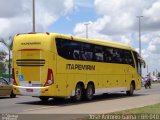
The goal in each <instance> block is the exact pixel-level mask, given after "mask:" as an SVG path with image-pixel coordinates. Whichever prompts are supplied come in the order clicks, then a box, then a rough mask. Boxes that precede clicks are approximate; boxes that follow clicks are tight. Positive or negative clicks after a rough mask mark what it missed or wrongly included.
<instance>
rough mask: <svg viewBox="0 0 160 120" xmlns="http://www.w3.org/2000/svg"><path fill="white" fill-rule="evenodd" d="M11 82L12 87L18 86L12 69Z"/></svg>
mask: <svg viewBox="0 0 160 120" xmlns="http://www.w3.org/2000/svg"><path fill="white" fill-rule="evenodd" d="M12 81H13V85H18V84H17V82H16V79H15V74H14V68H12Z"/></svg>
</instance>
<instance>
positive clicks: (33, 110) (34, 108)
mask: <svg viewBox="0 0 160 120" xmlns="http://www.w3.org/2000/svg"><path fill="white" fill-rule="evenodd" d="M55 107H58V106H49V107H39V108H33V109H26V110H23V112H27V111H34V110H41V109H48V108H55Z"/></svg>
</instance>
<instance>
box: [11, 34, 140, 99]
mask: <svg viewBox="0 0 160 120" xmlns="http://www.w3.org/2000/svg"><path fill="white" fill-rule="evenodd" d="M142 63H143V59H142V58H141V57H140V56H139V55H138V53H137V52H136V51H135V50H134V49H133V48H132V47H130V46H128V45H124V44H119V43H114V42H109V41H105V40H92V39H83V38H79V37H73V36H69V35H62V34H58V33H28V34H17V35H16V36H15V37H14V41H13V70H12V71H13V73H12V74H13V81H14V82H13V84H14V85H13V87H14V93H15V94H17V95H27V96H36V97H39V98H40V99H41V100H42V101H47V100H48V99H49V98H54V99H58V98H66V97H71V98H74V100H76V101H81V100H82V99H87V100H92V98H93V96H94V95H95V94H101V93H111V92H119V91H124V92H126V93H127V95H133V92H134V90H138V89H140V88H141V75H140V72H141V65H142Z"/></svg>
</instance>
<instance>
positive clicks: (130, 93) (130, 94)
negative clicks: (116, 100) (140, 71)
mask: <svg viewBox="0 0 160 120" xmlns="http://www.w3.org/2000/svg"><path fill="white" fill-rule="evenodd" d="M134 88H135V86H134V83H133V82H131V84H130V90H129V91H126V93H127V95H128V96H132V95H133V93H134Z"/></svg>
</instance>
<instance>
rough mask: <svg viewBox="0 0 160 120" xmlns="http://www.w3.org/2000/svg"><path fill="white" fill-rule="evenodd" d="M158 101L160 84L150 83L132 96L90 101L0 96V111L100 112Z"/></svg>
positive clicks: (99, 97)
mask: <svg viewBox="0 0 160 120" xmlns="http://www.w3.org/2000/svg"><path fill="white" fill-rule="evenodd" d="M155 103H160V84H154V85H152V89H144V88H143V87H142V89H141V90H139V91H135V94H134V96H132V97H128V96H126V94H124V93H116V94H105V95H98V96H95V97H94V99H93V100H92V101H90V102H86V101H82V102H80V103H74V102H72V101H70V100H69V99H68V100H65V101H61V102H55V101H54V100H52V99H50V100H49V101H48V102H47V103H42V102H41V101H40V100H39V98H33V97H29V96H17V97H16V98H13V99H10V98H8V97H0V113H14V114H95V113H96V114H102V113H110V112H114V111H120V110H125V109H130V108H136V107H143V106H146V105H151V104H155Z"/></svg>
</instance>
